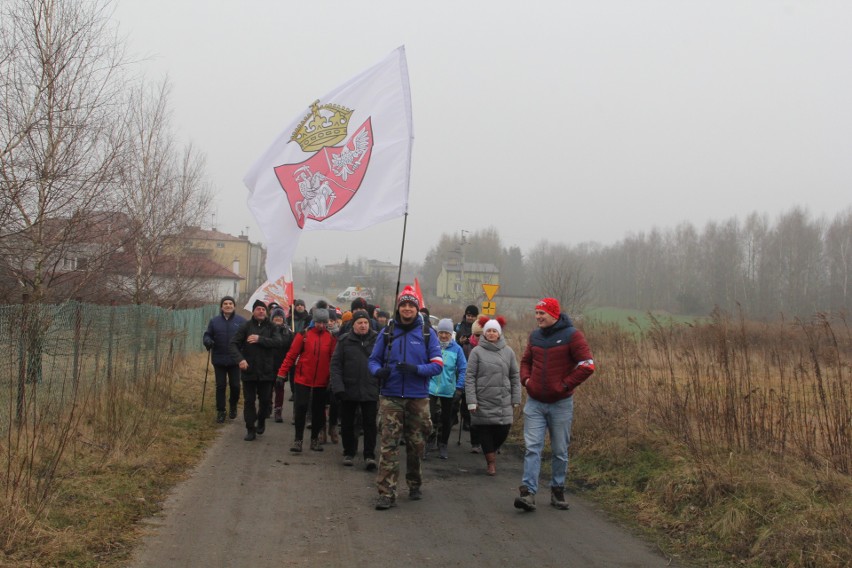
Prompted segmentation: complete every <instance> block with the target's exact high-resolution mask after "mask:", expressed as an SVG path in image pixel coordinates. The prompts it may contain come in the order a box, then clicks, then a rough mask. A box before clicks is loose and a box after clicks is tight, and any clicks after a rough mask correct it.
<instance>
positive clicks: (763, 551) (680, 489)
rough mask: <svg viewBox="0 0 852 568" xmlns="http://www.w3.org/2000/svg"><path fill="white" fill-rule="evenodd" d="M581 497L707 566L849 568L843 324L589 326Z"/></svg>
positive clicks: (849, 436)
mask: <svg viewBox="0 0 852 568" xmlns="http://www.w3.org/2000/svg"><path fill="white" fill-rule="evenodd" d="M586 333H587V336H588V337H589V342H590V344H591V345H592V347H593V350H594V352H595V360H596V366H597V372H596V374H595V375H594V376H593V377H592V379H590V380H589V381H588V382H587V383H586V384H584V385H583V386H582V387H581V388H580V389H578V391H577V398H578V400H577V404H576V406H575V426H574V437H573V441H572V462H571V463H572V476H573V479H574V481H575V484H576V488H577V489H578V490H587V491H588V492H589V494H590V495H592V496H594V497H596V498H598V499H600V500H601V501H603V502H605V503H608V504H609V505H610V509H611V510H613V511H614V512H615V513H616V514H620V515H621V516H622V517H623V518H625V519H627V520H629V521H630V522H633V523H636V524H637V525H638V526H641V527H643V528H644V529H645V530H647V531H648V532H647V534H648V535H649V536H650V537H651V538H652V539H653V540H655V541H656V542H658V543H660V547H661V549H663V550H666V551H667V552H668V553H669V554H672V555H679V556H682V557H687V558H691V559H693V560H696V561H698V562H699V563H702V564H706V565H725V566H727V565H731V564H737V565H742V566H814V567H816V566H820V567H834V566H837V567H840V566H848V565H849V558H852V524H850V521H852V518H850V517H852V477H850V468H852V398H850V390H849V372H850V361H852V334H850V331H849V328H848V327H847V326H846V322H845V320H843V319H842V318H831V317H828V316H826V315H819V316H817V317H815V318H814V320H813V321H809V322H801V321H797V322H781V323H778V324H772V325H770V324H753V323H749V322H744V321H741V320H735V319H732V318H729V317H727V316H726V315H724V314H721V313H718V314H715V315H714V318H713V319H712V321H711V322H709V323H707V324H702V325H698V326H688V325H687V326H683V325H663V324H660V323H659V322H656V323H655V325H654V326H653V327H652V328H651V329H650V330H648V331H646V332H645V333H643V334H627V333H624V332H622V331H621V330H619V329H618V328H616V327H614V326H603V325H601V326H595V327H591V328H589V329H586Z"/></svg>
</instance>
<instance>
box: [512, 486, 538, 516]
mask: <svg viewBox="0 0 852 568" xmlns="http://www.w3.org/2000/svg"><path fill="white" fill-rule="evenodd" d="M518 491H520V495H519V496H518V497H515V509H523V510H524V511H535V495H533V494H532V493H530V490H529V489H527V486H526V485H521V486H520V487H519V488H518Z"/></svg>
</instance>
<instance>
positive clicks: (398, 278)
mask: <svg viewBox="0 0 852 568" xmlns="http://www.w3.org/2000/svg"><path fill="white" fill-rule="evenodd" d="M406 227H408V211H406V212H405V214H404V215H403V219H402V247H401V248H400V249H399V270H398V271H397V274H396V293H395V294H394V295H393V297H394V302H396V298H397V296H399V283H400V281H401V280H402V257H403V255H404V254H405V229H406Z"/></svg>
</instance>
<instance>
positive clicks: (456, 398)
mask: <svg viewBox="0 0 852 568" xmlns="http://www.w3.org/2000/svg"><path fill="white" fill-rule="evenodd" d="M462 394H464V391H463V390H461V389H456V392H455V393H454V394H453V404H458V403H459V401H460V400H461V399H462Z"/></svg>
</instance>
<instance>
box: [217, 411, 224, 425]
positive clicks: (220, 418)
mask: <svg viewBox="0 0 852 568" xmlns="http://www.w3.org/2000/svg"><path fill="white" fill-rule="evenodd" d="M223 422H225V411H224V410H220V411H219V412H217V413H216V423H217V424H222V423H223Z"/></svg>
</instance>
